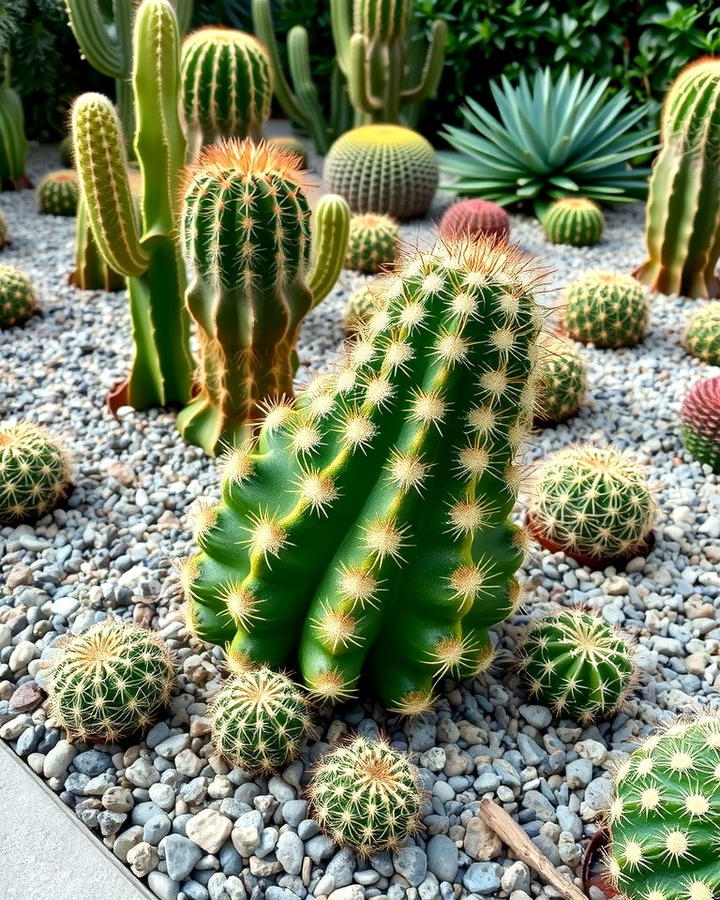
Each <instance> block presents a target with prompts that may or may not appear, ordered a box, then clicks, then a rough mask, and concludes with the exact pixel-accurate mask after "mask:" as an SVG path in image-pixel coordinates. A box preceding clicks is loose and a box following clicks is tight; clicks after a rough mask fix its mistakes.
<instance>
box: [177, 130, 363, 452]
mask: <svg viewBox="0 0 720 900" xmlns="http://www.w3.org/2000/svg"><path fill="white" fill-rule="evenodd" d="M297 162H298V160H297V157H295V156H294V155H292V154H288V153H285V152H284V151H282V150H278V149H273V148H272V147H270V146H268V145H266V144H262V143H261V144H253V143H252V141H251V140H250V139H249V138H247V139H245V140H244V141H242V142H240V141H231V142H229V143H226V144H221V145H219V146H217V147H209V148H207V149H206V150H205V151H204V153H203V154H202V156H201V157H200V160H199V162H198V164H197V166H195V167H194V168H193V170H192V174H191V177H190V181H189V183H188V187H187V189H186V192H185V203H184V210H183V216H182V237H183V245H184V249H185V256H186V258H187V261H188V265H189V268H190V272H191V282H190V286H189V288H188V291H187V296H186V300H187V307H188V309H189V311H190V315H191V316H192V317H193V319H194V320H195V322H196V323H197V326H198V332H199V335H200V357H201V358H200V390H199V392H198V393H197V395H196V396H195V397H194V398H193V400H191V402H190V403H189V404H188V406H187V407H186V408H185V409H184V410H182V412H181V413H180V414H179V416H178V420H177V421H178V428H179V429H180V432H181V433H182V435H183V436H184V437H185V439H186V440H188V441H190V442H191V443H193V444H199V445H200V446H201V447H204V448H205V450H207V452H208V453H212V454H215V453H217V452H219V451H222V450H223V449H227V448H228V447H234V446H237V445H238V444H239V443H242V440H243V439H244V438H245V437H247V436H248V432H247V429H248V427H249V423H250V422H251V421H252V420H253V419H256V418H257V416H258V404H260V403H262V402H267V401H269V400H277V399H278V398H280V397H288V398H289V397H292V392H293V391H292V381H293V375H294V374H295V369H296V368H297V365H296V352H295V344H296V342H297V337H298V332H299V330H300V325H301V324H302V321H303V319H304V318H305V315H306V314H307V313H308V312H309V311H310V310H311V309H312V307H313V306H315V304H317V303H319V302H320V300H322V299H323V298H324V297H325V296H327V294H328V293H329V291H330V290H331V289H332V287H333V285H334V284H335V282H336V281H337V277H338V275H339V274H340V271H341V269H342V265H343V260H344V258H345V251H346V248H347V237H348V229H349V222H350V210H349V209H348V206H347V204H346V203H345V201H344V200H343V199H342V198H341V197H336V196H334V195H332V194H328V195H326V196H325V197H323V198H322V199H321V200H320V202H319V204H318V206H317V209H316V210H315V213H314V216H313V219H314V231H315V234H314V240H313V241H312V243H313V244H314V247H313V248H312V249H313V251H314V253H313V259H312V264H311V260H310V250H311V235H310V209H309V207H308V202H307V199H306V197H305V193H304V190H303V184H302V177H301V174H300V172H299V170H298V168H297Z"/></svg>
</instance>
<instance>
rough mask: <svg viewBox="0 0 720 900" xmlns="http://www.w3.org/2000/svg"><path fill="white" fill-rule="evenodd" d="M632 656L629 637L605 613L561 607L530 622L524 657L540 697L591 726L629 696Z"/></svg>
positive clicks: (526, 675) (528, 679) (530, 684)
mask: <svg viewBox="0 0 720 900" xmlns="http://www.w3.org/2000/svg"><path fill="white" fill-rule="evenodd" d="M632 657H633V654H632V646H631V645H630V644H629V643H628V639H627V638H626V637H625V636H624V635H622V634H621V633H620V632H619V631H618V630H617V629H615V628H613V627H611V626H610V625H608V624H607V623H606V622H605V621H604V620H603V619H600V618H598V617H597V616H595V615H592V614H591V613H589V612H585V611H583V610H579V609H558V610H557V611H555V612H553V613H551V614H550V615H548V616H546V617H544V618H541V619H538V620H536V621H535V622H533V623H532V624H531V625H530V626H529V628H528V630H527V633H526V634H525V636H524V638H523V640H522V643H521V645H520V649H519V653H518V662H519V666H520V673H521V677H522V679H523V681H524V683H525V685H526V686H527V689H528V692H529V693H530V696H531V697H532V698H533V699H534V700H540V701H541V702H542V703H544V704H545V705H546V706H548V707H549V708H550V709H551V710H552V711H553V713H554V714H555V715H556V716H557V717H558V718H560V719H575V720H576V721H577V722H580V724H581V725H583V726H587V725H589V724H590V723H591V722H594V721H595V720H596V719H600V718H606V717H608V716H611V715H612V714H613V713H615V712H616V711H617V710H618V709H620V707H621V706H622V705H623V703H624V702H625V699H626V697H627V695H628V693H629V692H630V689H631V688H632V684H633V680H634V676H635V666H634V663H633V658H632Z"/></svg>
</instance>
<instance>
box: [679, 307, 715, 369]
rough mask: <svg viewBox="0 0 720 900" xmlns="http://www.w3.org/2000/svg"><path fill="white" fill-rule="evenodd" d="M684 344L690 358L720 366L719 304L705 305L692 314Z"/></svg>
mask: <svg viewBox="0 0 720 900" xmlns="http://www.w3.org/2000/svg"><path fill="white" fill-rule="evenodd" d="M684 342H685V346H686V347H687V351H688V353H690V354H691V356H694V357H695V358H696V359H701V360H702V361H703V362H706V363H708V364H709V365H711V366H720V303H707V304H705V305H704V306H701V307H700V309H698V310H697V312H695V313H693V315H692V317H691V319H690V321H689V322H688V327H687V330H686V332H685V341H684Z"/></svg>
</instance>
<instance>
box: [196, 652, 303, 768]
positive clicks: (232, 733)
mask: <svg viewBox="0 0 720 900" xmlns="http://www.w3.org/2000/svg"><path fill="white" fill-rule="evenodd" d="M209 715H210V721H211V723H212V742H213V746H214V747H215V749H216V750H217V751H218V752H219V753H221V754H222V755H223V756H224V757H225V758H226V759H227V760H228V762H229V763H230V764H231V765H232V766H239V767H240V768H241V769H246V770H248V771H255V770H258V769H259V770H261V771H267V770H271V769H278V768H281V767H282V766H285V765H287V764H288V763H289V762H292V760H293V759H295V758H296V757H297V756H299V755H300V750H301V748H302V744H303V741H304V740H305V737H306V735H307V733H308V729H309V728H310V717H309V715H308V702H307V700H306V698H305V696H304V695H303V693H302V691H301V690H300V688H298V687H297V685H295V684H293V682H292V681H290V679H289V678H288V677H287V676H285V675H281V674H278V673H277V672H273V671H272V670H271V669H266V668H262V669H258V670H248V671H245V672H239V673H238V674H236V675H233V676H232V677H231V678H230V679H229V680H228V681H227V682H225V684H224V685H223V686H222V687H221V688H220V690H219V691H218V693H217V694H216V695H215V697H214V698H213V702H212V705H211V706H210V711H209Z"/></svg>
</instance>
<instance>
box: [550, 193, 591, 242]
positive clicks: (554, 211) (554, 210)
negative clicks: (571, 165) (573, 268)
mask: <svg viewBox="0 0 720 900" xmlns="http://www.w3.org/2000/svg"><path fill="white" fill-rule="evenodd" d="M604 226H605V220H604V218H603V214H602V211H601V210H600V207H599V206H598V205H597V204H596V203H593V201H592V200H588V199H586V198H585V197H563V198H562V199H560V200H556V201H555V202H554V203H553V204H552V205H551V206H550V208H549V209H548V211H547V213H546V214H545V218H544V219H543V229H544V230H545V237H546V238H547V239H548V240H549V241H550V242H551V243H553V244H569V245H570V246H571V247H592V246H593V244H597V242H598V241H599V240H600V238H601V237H602V233H603V228H604Z"/></svg>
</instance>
